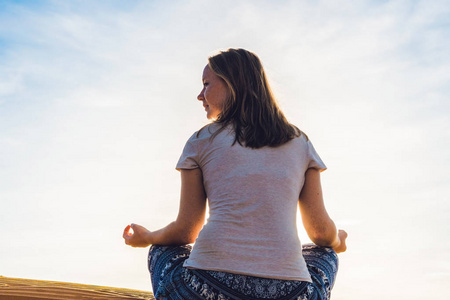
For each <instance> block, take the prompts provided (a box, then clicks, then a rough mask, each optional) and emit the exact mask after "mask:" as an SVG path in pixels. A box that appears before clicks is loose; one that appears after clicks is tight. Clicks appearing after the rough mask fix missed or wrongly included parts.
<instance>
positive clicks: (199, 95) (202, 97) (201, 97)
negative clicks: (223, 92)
mask: <svg viewBox="0 0 450 300" xmlns="http://www.w3.org/2000/svg"><path fill="white" fill-rule="evenodd" d="M204 92H205V89H204V88H203V89H202V91H201V92H200V94H198V96H197V100H199V101H203V100H205V94H204Z"/></svg>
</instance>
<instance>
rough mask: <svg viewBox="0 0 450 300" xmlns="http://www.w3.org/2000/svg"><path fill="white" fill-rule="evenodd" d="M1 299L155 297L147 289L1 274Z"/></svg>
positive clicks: (47, 299) (51, 299)
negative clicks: (20, 277)
mask: <svg viewBox="0 0 450 300" xmlns="http://www.w3.org/2000/svg"><path fill="white" fill-rule="evenodd" d="M0 299H1V300H25V299H30V300H54V299H55V300H59V299H61V300H67V299H77V300H78V299H99V300H101V299H118V300H119V299H148V300H150V299H155V298H153V294H152V293H150V292H145V291H138V290H131V289H121V288H113V287H104V286H96V285H87V284H77V283H66V282H56V281H43V280H30V279H18V278H8V277H3V276H0Z"/></svg>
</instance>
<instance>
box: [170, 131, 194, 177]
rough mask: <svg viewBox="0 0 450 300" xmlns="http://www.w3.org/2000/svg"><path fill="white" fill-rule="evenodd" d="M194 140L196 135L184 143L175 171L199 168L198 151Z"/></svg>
mask: <svg viewBox="0 0 450 300" xmlns="http://www.w3.org/2000/svg"><path fill="white" fill-rule="evenodd" d="M195 139H196V134H194V135H192V136H191V138H190V139H189V140H188V141H187V142H186V145H185V146H184V149H183V152H182V153H181V156H180V159H179V160H178V163H177V165H176V169H177V170H178V171H179V170H181V169H196V168H199V164H198V151H197V149H196V143H195Z"/></svg>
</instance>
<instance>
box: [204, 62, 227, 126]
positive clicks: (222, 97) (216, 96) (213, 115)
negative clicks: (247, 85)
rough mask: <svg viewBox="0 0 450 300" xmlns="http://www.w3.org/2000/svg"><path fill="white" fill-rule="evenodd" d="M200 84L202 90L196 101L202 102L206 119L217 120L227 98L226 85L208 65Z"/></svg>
mask: <svg viewBox="0 0 450 300" xmlns="http://www.w3.org/2000/svg"><path fill="white" fill-rule="evenodd" d="M202 82H203V89H202V91H201V92H200V94H199V95H198V96H197V99H198V100H199V101H202V102H203V107H204V108H205V111H206V117H207V118H208V119H217V116H218V115H219V114H220V113H221V112H222V110H223V106H224V104H225V101H226V99H227V97H228V87H227V84H226V83H225V81H224V80H223V79H222V78H220V77H219V76H217V75H216V74H215V73H214V72H213V71H212V70H211V68H210V67H209V66H208V65H206V67H205V69H203V78H202Z"/></svg>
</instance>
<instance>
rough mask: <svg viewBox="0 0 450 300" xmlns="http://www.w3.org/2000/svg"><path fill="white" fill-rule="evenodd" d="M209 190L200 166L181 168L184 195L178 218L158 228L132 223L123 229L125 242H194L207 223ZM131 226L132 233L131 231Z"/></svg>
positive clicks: (133, 243)
mask: <svg viewBox="0 0 450 300" xmlns="http://www.w3.org/2000/svg"><path fill="white" fill-rule="evenodd" d="M205 214H206V193H205V189H204V187H203V175H202V171H201V169H199V168H197V169H192V170H187V169H182V170H181V196H180V208H179V211H178V217H177V219H176V220H175V221H174V222H172V223H170V224H169V225H167V226H166V227H164V228H162V229H159V230H157V231H149V230H147V229H145V228H144V227H142V226H140V225H137V224H131V225H128V226H127V227H126V228H125V230H124V232H123V238H124V239H125V244H127V245H130V246H132V247H147V246H149V245H152V244H155V245H167V246H169V245H173V246H175V245H185V244H190V243H193V242H195V239H196V238H197V236H198V234H199V232H200V230H201V229H202V227H203V224H204V223H205ZM130 228H131V229H132V230H133V233H131V232H130Z"/></svg>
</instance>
